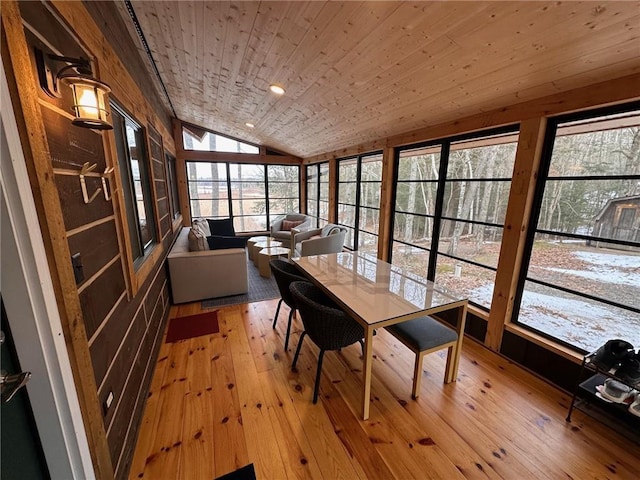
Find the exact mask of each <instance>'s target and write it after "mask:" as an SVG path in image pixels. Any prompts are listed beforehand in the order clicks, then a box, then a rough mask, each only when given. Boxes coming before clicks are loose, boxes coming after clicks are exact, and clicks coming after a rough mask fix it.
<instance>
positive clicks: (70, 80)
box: [35, 48, 113, 130]
mask: <svg viewBox="0 0 640 480" xmlns="http://www.w3.org/2000/svg"><path fill="white" fill-rule="evenodd" d="M35 54H36V65H37V67H38V79H39V81H40V87H41V88H42V90H44V92H45V93H46V94H47V95H49V96H50V97H54V98H60V97H61V96H62V94H61V93H60V90H59V88H58V87H59V84H60V82H62V83H64V84H65V85H69V86H70V87H71V91H72V93H73V112H74V114H75V118H74V119H73V121H72V122H71V123H72V124H73V125H77V126H78V127H85V128H93V129H95V130H111V129H113V126H112V125H111V124H110V123H109V122H108V120H107V117H108V116H109V112H108V111H107V109H106V101H107V94H108V93H109V92H110V91H111V88H109V85H107V84H106V83H104V82H101V81H100V80H97V79H96V78H94V77H93V71H92V70H91V63H90V62H89V60H87V59H86V58H82V57H80V58H72V57H63V56H60V55H53V54H51V53H49V54H45V53H44V52H43V51H42V50H40V49H39V48H36V49H35ZM54 62H63V63H66V64H67V65H66V66H63V67H62V68H60V69H58V70H54V68H53V67H52V63H54Z"/></svg>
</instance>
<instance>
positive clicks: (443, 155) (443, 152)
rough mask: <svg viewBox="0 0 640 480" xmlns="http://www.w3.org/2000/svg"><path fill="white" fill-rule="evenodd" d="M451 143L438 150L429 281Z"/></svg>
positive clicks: (432, 274) (436, 251)
mask: <svg viewBox="0 0 640 480" xmlns="http://www.w3.org/2000/svg"><path fill="white" fill-rule="evenodd" d="M450 146H451V142H449V141H446V142H443V143H442V147H441V148H440V169H439V170H438V190H437V192H436V204H435V209H434V210H435V212H434V219H433V233H432V237H431V253H430V255H429V264H428V267H427V278H428V279H429V280H431V281H433V280H435V278H436V260H437V257H438V246H439V243H440V224H441V223H442V210H443V207H444V189H445V184H446V179H447V168H448V167H449V151H450Z"/></svg>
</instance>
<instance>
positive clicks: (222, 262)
mask: <svg viewBox="0 0 640 480" xmlns="http://www.w3.org/2000/svg"><path fill="white" fill-rule="evenodd" d="M189 230H190V228H189V227H184V228H183V229H182V231H181V232H180V234H179V235H178V238H177V239H176V242H175V243H174V245H173V247H172V248H171V251H170V252H169V256H168V257H167V262H168V264H169V277H170V279H171V293H172V296H173V303H185V302H193V301H197V300H205V299H207V298H215V297H225V296H227V295H239V294H242V293H247V292H248V291H249V284H248V281H247V257H246V252H245V249H244V248H229V249H224V250H204V251H197V252H190V251H189V239H188V236H189Z"/></svg>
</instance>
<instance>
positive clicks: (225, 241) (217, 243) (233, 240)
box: [207, 235, 249, 250]
mask: <svg viewBox="0 0 640 480" xmlns="http://www.w3.org/2000/svg"><path fill="white" fill-rule="evenodd" d="M247 240H249V237H225V236H221V235H211V236H210V237H207V243H208V244H209V250H223V249H225V248H244V247H246V246H247Z"/></svg>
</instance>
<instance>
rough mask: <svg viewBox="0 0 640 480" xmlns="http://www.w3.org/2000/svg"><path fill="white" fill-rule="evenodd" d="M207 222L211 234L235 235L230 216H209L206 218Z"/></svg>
mask: <svg viewBox="0 0 640 480" xmlns="http://www.w3.org/2000/svg"><path fill="white" fill-rule="evenodd" d="M207 223H208V224H209V230H210V231H211V235H213V236H221V237H235V236H236V231H235V229H234V228H233V220H231V219H230V218H223V219H221V220H211V219H210V218H207Z"/></svg>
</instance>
